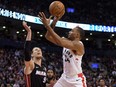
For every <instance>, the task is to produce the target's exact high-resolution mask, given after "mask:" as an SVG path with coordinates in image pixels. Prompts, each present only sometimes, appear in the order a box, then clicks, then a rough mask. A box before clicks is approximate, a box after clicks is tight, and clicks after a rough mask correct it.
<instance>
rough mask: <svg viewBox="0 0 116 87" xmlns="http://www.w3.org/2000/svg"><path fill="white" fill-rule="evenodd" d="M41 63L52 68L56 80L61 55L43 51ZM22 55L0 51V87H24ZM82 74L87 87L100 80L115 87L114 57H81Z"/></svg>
mask: <svg viewBox="0 0 116 87" xmlns="http://www.w3.org/2000/svg"><path fill="white" fill-rule="evenodd" d="M43 55H44V58H43V62H45V63H46V65H47V68H52V67H54V69H55V72H56V79H59V77H60V76H61V73H62V69H63V68H62V67H63V66H62V57H61V53H55V52H50V51H47V52H46V51H43ZM23 58H24V54H23V50H21V49H20V50H19V49H6V48H5V49H0V86H1V87H25V81H24V73H23V68H24V62H23ZM90 63H99V65H100V67H99V68H91V66H90ZM82 67H83V73H84V74H85V76H86V78H87V85H88V87H97V86H99V81H100V79H104V82H105V85H107V86H108V87H116V80H115V78H116V58H115V57H114V58H113V57H97V56H84V57H83V63H82Z"/></svg>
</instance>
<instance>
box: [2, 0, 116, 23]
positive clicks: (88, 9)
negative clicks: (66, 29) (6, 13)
mask: <svg viewBox="0 0 116 87" xmlns="http://www.w3.org/2000/svg"><path fill="white" fill-rule="evenodd" d="M52 1H54V0H45V1H43V0H34V1H31V0H0V7H2V8H6V9H9V10H13V11H17V12H21V13H25V14H29V15H34V16H37V15H38V12H39V11H43V12H45V13H46V14H47V15H48V16H49V9H48V8H49V5H50V3H51V2H52ZM62 2H63V3H64V5H65V7H66V13H65V15H64V16H63V17H62V19H61V20H64V21H70V22H78V23H89V24H102V25H115V22H116V20H115V19H114V18H115V17H116V14H115V8H116V5H115V3H116V1H115V0H112V1H110V0H96V1H93V0H85V1H82V0H78V1H75V0H71V1H70V0H68V1H67V0H63V1H62ZM67 8H73V9H74V13H71V12H68V11H67Z"/></svg>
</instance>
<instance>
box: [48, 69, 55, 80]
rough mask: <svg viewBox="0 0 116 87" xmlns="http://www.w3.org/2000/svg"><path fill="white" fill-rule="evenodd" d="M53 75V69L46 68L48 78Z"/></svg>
mask: <svg viewBox="0 0 116 87" xmlns="http://www.w3.org/2000/svg"><path fill="white" fill-rule="evenodd" d="M53 76H54V72H53V70H48V71H47V77H48V78H53Z"/></svg>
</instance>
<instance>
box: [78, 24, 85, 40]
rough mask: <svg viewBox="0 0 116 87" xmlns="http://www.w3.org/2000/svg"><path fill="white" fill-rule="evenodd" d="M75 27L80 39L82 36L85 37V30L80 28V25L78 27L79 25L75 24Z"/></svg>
mask: <svg viewBox="0 0 116 87" xmlns="http://www.w3.org/2000/svg"><path fill="white" fill-rule="evenodd" d="M76 28H77V29H78V31H79V33H80V39H84V37H85V31H84V29H83V28H81V27H79V26H77V27H76Z"/></svg>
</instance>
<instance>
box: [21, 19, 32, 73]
mask: <svg viewBox="0 0 116 87" xmlns="http://www.w3.org/2000/svg"><path fill="white" fill-rule="evenodd" d="M22 25H23V27H24V28H25V30H26V31H27V37H26V41H25V44H24V54H25V58H24V61H25V70H24V73H25V74H30V73H31V71H32V70H33V68H34V62H33V61H32V60H31V50H30V46H31V37H32V31H31V29H30V27H29V26H28V25H27V23H26V22H24V21H23V23H22Z"/></svg>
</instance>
